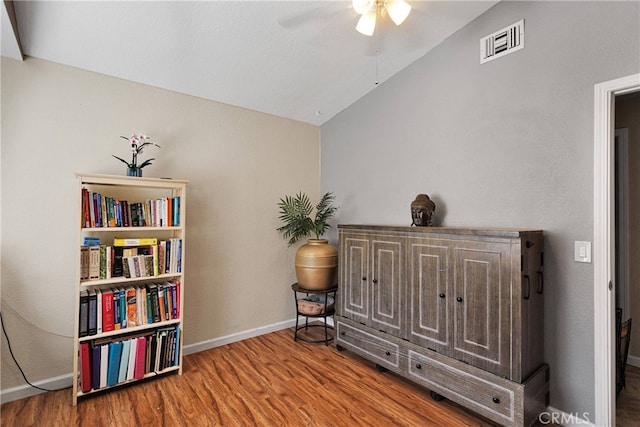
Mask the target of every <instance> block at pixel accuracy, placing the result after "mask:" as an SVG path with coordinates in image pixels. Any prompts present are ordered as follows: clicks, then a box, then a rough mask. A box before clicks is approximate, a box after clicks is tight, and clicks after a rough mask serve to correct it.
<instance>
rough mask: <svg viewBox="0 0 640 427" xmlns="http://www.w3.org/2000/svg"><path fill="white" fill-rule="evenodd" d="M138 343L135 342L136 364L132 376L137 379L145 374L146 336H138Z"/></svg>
mask: <svg viewBox="0 0 640 427" xmlns="http://www.w3.org/2000/svg"><path fill="white" fill-rule="evenodd" d="M137 341H138V343H137V344H136V366H135V369H134V372H133V377H134V378H135V379H137V380H139V379H142V378H144V374H145V361H146V354H147V338H146V337H138V338H137Z"/></svg>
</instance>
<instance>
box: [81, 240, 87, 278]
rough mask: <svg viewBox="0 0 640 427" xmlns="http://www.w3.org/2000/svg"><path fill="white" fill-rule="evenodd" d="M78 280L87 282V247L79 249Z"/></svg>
mask: <svg viewBox="0 0 640 427" xmlns="http://www.w3.org/2000/svg"><path fill="white" fill-rule="evenodd" d="M80 280H89V246H81V247H80Z"/></svg>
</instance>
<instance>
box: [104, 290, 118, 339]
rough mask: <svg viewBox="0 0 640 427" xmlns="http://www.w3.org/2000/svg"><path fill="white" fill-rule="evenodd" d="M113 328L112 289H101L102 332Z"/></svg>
mask: <svg viewBox="0 0 640 427" xmlns="http://www.w3.org/2000/svg"><path fill="white" fill-rule="evenodd" d="M114 329H115V315H114V303H113V291H112V290H111V289H105V290H103V291H102V332H110V331H113V330H114Z"/></svg>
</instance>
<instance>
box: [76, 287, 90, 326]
mask: <svg viewBox="0 0 640 427" xmlns="http://www.w3.org/2000/svg"><path fill="white" fill-rule="evenodd" d="M87 335H89V293H88V292H87V291H82V292H80V330H79V333H78V336H80V337H86V336H87Z"/></svg>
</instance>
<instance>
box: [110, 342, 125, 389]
mask: <svg viewBox="0 0 640 427" xmlns="http://www.w3.org/2000/svg"><path fill="white" fill-rule="evenodd" d="M107 345H108V348H109V362H108V366H107V386H112V385H116V384H117V383H118V374H119V373H120V357H121V355H122V341H115V342H112V343H110V344H107Z"/></svg>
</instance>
